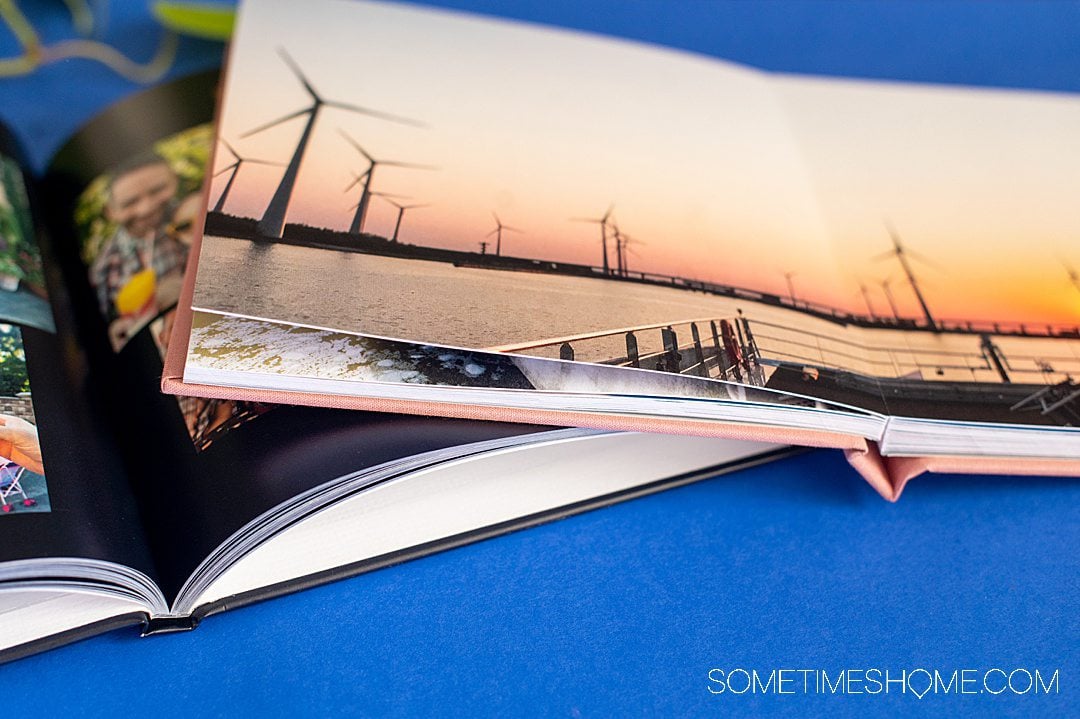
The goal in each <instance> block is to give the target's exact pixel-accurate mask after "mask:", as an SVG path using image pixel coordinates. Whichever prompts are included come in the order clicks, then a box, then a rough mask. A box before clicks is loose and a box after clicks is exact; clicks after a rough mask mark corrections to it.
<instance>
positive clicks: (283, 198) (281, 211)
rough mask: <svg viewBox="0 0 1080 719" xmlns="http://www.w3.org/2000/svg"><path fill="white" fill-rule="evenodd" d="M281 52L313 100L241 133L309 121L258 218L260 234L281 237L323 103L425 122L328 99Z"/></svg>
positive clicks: (392, 118)
mask: <svg viewBox="0 0 1080 719" xmlns="http://www.w3.org/2000/svg"><path fill="white" fill-rule="evenodd" d="M278 54H279V55H281V59H282V60H284V61H285V64H286V65H288V66H289V69H290V70H292V73H293V75H295V76H296V79H297V80H299V81H300V84H301V85H303V86H304V90H305V91H306V92H307V94H308V95H310V96H311V104H310V105H309V106H307V107H305V108H303V109H302V110H297V111H296V112H293V113H290V114H288V115H285V116H284V117H280V118H278V119H277V120H274V121H273V122H268V123H266V124H265V125H260V126H259V127H256V128H255V129H253V130H249V131H248V132H246V133H244V134H243V135H241V137H248V136H250V135H254V134H256V133H258V132H262V131H263V130H268V129H270V128H271V127H275V126H277V125H280V124H281V123H283V122H288V121H289V120H292V119H294V118H297V117H305V116H306V117H307V122H305V123H304V131H303V132H302V133H300V140H299V141H298V142H297V143H296V149H295V150H293V155H292V159H291V160H289V164H288V166H287V167H286V168H285V174H284V175H282V176H281V182H279V183H278V186H277V190H275V191H274V196H273V197H272V198H271V199H270V204H268V205H267V206H266V212H264V213H263V216H262V219H260V220H259V222H258V225H257V227H258V230H259V234H261V235H263V236H265V237H281V235H282V233H283V232H284V230H285V215H286V213H288V211H289V202H290V201H292V193H293V187H294V186H295V185H296V177H297V175H298V174H299V173H300V163H302V162H303V161H304V152H305V151H306V150H307V146H308V141H309V140H311V133H312V130H314V128H315V121H316V120H317V119H318V117H319V111H320V110H321V109H322V108H323V107H336V108H339V109H342V110H349V111H350V112H356V113H359V114H361V115H368V116H370V117H375V118H378V119H380V120H389V121H391V122H398V123H401V124H404V125H413V126H415V127H423V124H421V123H419V122H416V121H415V120H409V119H407V118H404V117H398V116H396V115H389V114H387V113H384V112H379V111H377V110H371V109H368V108H366V107H360V106H358V105H350V104H348V103H344V102H338V101H336V100H327V99H325V98H324V97H323V96H322V95H320V94H319V93H318V92H316V91H315V88H314V87H312V86H311V83H310V82H308V79H307V78H306V77H305V76H304V73H303V72H301V71H300V67H299V65H297V64H296V63H295V62H294V61H293V59H292V58H291V57H289V54H288V53H287V52H285V50H284V48H278Z"/></svg>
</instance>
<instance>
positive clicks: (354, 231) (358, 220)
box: [341, 132, 436, 235]
mask: <svg viewBox="0 0 1080 719" xmlns="http://www.w3.org/2000/svg"><path fill="white" fill-rule="evenodd" d="M341 136H342V137H344V138H345V139H346V141H348V143H349V144H350V145H352V146H353V148H355V149H356V151H357V152H359V153H360V155H361V156H363V158H364V159H365V160H367V161H368V168H367V171H365V172H364V173H363V174H362V175H360V176H359V177H357V178H356V179H355V180H353V182H352V184H351V185H349V186H348V187H346V188H345V191H346V192H348V191H349V190H350V189H352V188H353V187H355V186H356V185H357V183H360V182H363V183H364V189H363V191H362V192H361V193H360V202H359V204H357V206H356V214H355V215H353V220H352V224H351V225H349V234H350V235H359V234H360V233H362V232H363V231H364V220H365V219H366V218H367V211H368V206H369V205H370V204H371V196H372V195H373V194H377V193H374V192H372V191H371V181H372V180H373V179H374V178H375V169H376V168H377V167H379V166H380V165H385V166H387V167H408V168H411V169H414V170H434V169H436V168H434V167H431V166H430V165H415V164H413V163H411V162H397V161H394V160H376V159H375V158H374V157H372V156H371V155H370V154H369V153H368V151H367V150H365V149H364V148H363V147H361V146H360V143H358V142H357V141H356V140H354V139H352V138H351V137H349V136H348V135H347V134H345V133H344V132H341Z"/></svg>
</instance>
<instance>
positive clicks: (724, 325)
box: [493, 315, 1080, 386]
mask: <svg viewBox="0 0 1080 719" xmlns="http://www.w3.org/2000/svg"><path fill="white" fill-rule="evenodd" d="M903 329H904V328H897V330H898V331H889V330H885V331H884V332H879V331H877V330H870V331H869V332H868V334H867V335H866V336H865V337H863V338H851V337H841V336H837V335H836V334H827V333H825V332H814V331H808V330H805V329H800V328H795V327H791V326H788V325H782V324H777V323H773V322H767V321H761V320H749V319H747V318H746V317H744V316H742V315H739V316H730V317H716V318H697V319H688V320H680V321H676V322H664V323H654V324H647V325H637V326H633V327H623V328H620V329H613V330H604V331H599V332H586V333H580V334H575V335H568V336H564V337H555V338H549V339H545V340H540V341H536V342H526V343H519V344H512V345H503V346H501V347H496V348H493V349H495V350H498V351H506V352H518V353H524V354H530V355H537V356H542V357H550V358H558V359H563V360H578V361H585V362H597V363H602V364H611V365H618V366H623V367H639V368H644V369H651V370H660V371H664V372H677V373H680V374H690V375H695V376H699V377H710V378H714V379H724V380H732V381H736V382H741V383H744V384H750V385H755V386H764V385H765V383H766V382H767V380H768V377H769V376H770V375H771V373H772V369H773V368H775V367H778V366H781V365H802V366H804V367H807V368H816V369H824V370H837V371H842V372H851V373H854V374H858V375H864V376H867V377H879V378H889V379H901V380H902V379H910V380H923V381H950V382H977V383H989V384H994V383H1020V384H1044V385H1053V384H1058V383H1062V382H1070V381H1072V380H1073V379H1074V378H1077V377H1080V343H1061V342H1056V341H1052V340H1050V339H1041V338H1038V337H1035V338H1033V337H1032V336H1031V335H1023V336H1019V335H1014V334H1012V333H1010V332H1008V331H1007V329H1008V328H1006V331H1004V332H1001V333H990V332H984V333H981V334H979V333H976V332H975V331H974V330H972V331H971V332H970V333H966V334H961V335H957V334H943V335H934V334H928V333H925V332H917V333H911V334H909V333H905V332H904V331H903ZM839 332H843V330H838V333H839Z"/></svg>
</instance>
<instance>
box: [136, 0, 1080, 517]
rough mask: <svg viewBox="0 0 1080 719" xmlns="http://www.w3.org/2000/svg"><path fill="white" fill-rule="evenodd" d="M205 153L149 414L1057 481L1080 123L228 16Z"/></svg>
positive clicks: (1002, 104)
mask: <svg viewBox="0 0 1080 719" xmlns="http://www.w3.org/2000/svg"><path fill="white" fill-rule="evenodd" d="M282 28H288V32H283V31H282ZM357 28H363V41H362V42H361V41H358V39H357V38H358V36H357ZM358 68H362V69H363V71H362V72H361V71H359V70H358ZM215 127H216V135H215V138H214V141H213V149H212V152H211V157H210V159H209V165H210V171H209V172H208V175H209V180H208V182H207V184H206V185H205V187H204V194H203V206H202V208H201V210H202V214H201V215H200V218H199V220H198V225H199V227H198V231H196V232H194V233H193V238H192V249H191V252H190V254H189V262H190V265H189V270H188V272H187V274H186V283H185V286H184V287H183V288H182V290H181V293H180V299H179V303H178V309H177V312H176V315H175V318H174V319H173V320H172V322H173V324H174V327H173V334H172V339H171V343H170V347H169V351H168V353H167V358H166V362H165V373H164V376H163V388H164V390H165V391H166V392H172V393H177V394H182V395H188V396H198V397H203V398H207V400H206V401H214V400H217V401H228V402H255V403H267V402H272V403H278V402H280V403H288V404H296V405H311V406H324V407H337V408H353V409H366V410H383V411H392V412H399V413H407V414H417V415H423V416H445V417H458V418H472V419H487V420H498V421H507V422H531V423H539V424H545V425H560V426H577V427H591V428H598V429H606V430H640V431H645V432H666V433H670V434H682V435H695V436H706V437H709V436H712V437H727V438H738V439H755V440H760V441H767V442H772V443H777V444H790V445H803V446H816V447H836V448H840V449H843V450H845V451H846V452H847V455H848V457H849V459H850V460H851V462H852V464H853V465H854V466H855V467H856V469H858V470H859V471H860V472H861V473H862V474H863V475H864V476H865V477H866V478H867V480H868V481H870V482H871V484H873V486H874V487H875V488H876V489H877V490H878V491H879V492H880V493H881V494H882V495H883V496H885V497H887V498H889V499H895V498H896V497H897V496H898V495H899V493H900V492H901V490H902V488H903V486H904V483H905V482H906V481H907V480H908V479H910V478H911V477H913V476H916V475H918V474H919V473H921V472H924V471H927V470H935V471H947V472H966V473H1017V474H1039V475H1077V474H1080V430H1078V429H1077V424H1078V423H1080V384H1078V381H1077V376H1078V372H1080V275H1078V268H1080V244H1078V238H1080V216H1078V215H1077V213H1076V198H1075V191H1076V188H1077V187H1080V145H1078V144H1077V142H1076V128H1077V127H1080V98H1077V97H1076V96H1073V95H1067V94H1055V93H1049V92H1021V91H1004V90H995V89H973V88H963V87H953V86H930V85H919V84H908V83H896V82H890V83H885V82H868V81H854V80H845V79H835V78H832V79H824V78H818V77H805V76H792V75H782V74H776V73H768V72H763V71H760V70H757V69H754V68H750V67H746V66H744V65H739V64H736V63H730V62H725V61H722V60H718V59H715V58H703V57H700V56H697V55H692V54H687V53H680V52H675V51H672V50H669V49H661V48H658V47H653V46H649V45H644V44H638V43H633V42H628V41H623V40H614V39H610V38H601V37H597V36H592V35H587V34H583V33H575V32H569V31H563V30H556V29H551V28H544V27H540V26H533V25H528V24H524V23H517V22H510V21H505V20H495V19H488V18H482V17H478V16H470V15H466V14H459V13H453V12H447V11H441V10H431V9H427V8H422V7H417V6H413V5H409V4H401V3H378V2H360V1H356V2H331V1H329V0H317V1H315V2H309V3H304V4H302V5H300V4H296V3H287V2H275V1H274V0H246V1H245V2H244V3H243V4H242V5H241V7H240V9H239V16H238V22H237V28H236V34H235V36H234V42H233V45H232V48H231V50H230V56H229V61H228V63H227V69H226V74H225V78H224V82H223V93H222V100H221V103H220V105H219V108H218V115H217V122H216V126H215ZM116 321H126V320H124V318H123V317H121V318H120V319H119V320H116ZM116 336H120V335H119V334H117V335H116Z"/></svg>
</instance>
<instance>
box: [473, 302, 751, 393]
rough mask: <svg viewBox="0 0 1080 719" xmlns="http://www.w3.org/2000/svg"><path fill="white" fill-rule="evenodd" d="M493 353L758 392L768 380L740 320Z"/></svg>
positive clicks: (598, 335)
mask: <svg viewBox="0 0 1080 719" xmlns="http://www.w3.org/2000/svg"><path fill="white" fill-rule="evenodd" d="M491 349H493V350H496V351H500V352H518V353H524V354H530V355H538V356H542V357H551V358H556V357H557V358H558V359H562V360H572V361H573V360H577V361H584V362H598V363H601V364H610V365H617V366H621V367H637V368H641V369H651V370H659V371H661V372H675V373H678V374H688V375H695V376H698V377H709V378H713V379H723V380H732V381H735V382H741V383H744V384H750V385H755V386H763V385H764V384H765V380H766V377H765V375H764V372H763V371H762V366H761V363H760V362H759V361H758V360H759V352H758V351H757V348H756V346H755V344H754V339H753V334H752V331H751V330H750V328H749V325H748V324H747V322H746V320H745V318H742V317H725V318H702V319H692V320H681V321H677V322H662V323H656V324H648V325H637V326H634V327H623V328H620V329H615V330H605V331H600V332H587V333H582V334H576V335H568V336H565V337H555V338H550V339H545V340H541V341H538V342H525V343H519V344H511V345H502V346H500V347H494V348H491Z"/></svg>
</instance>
